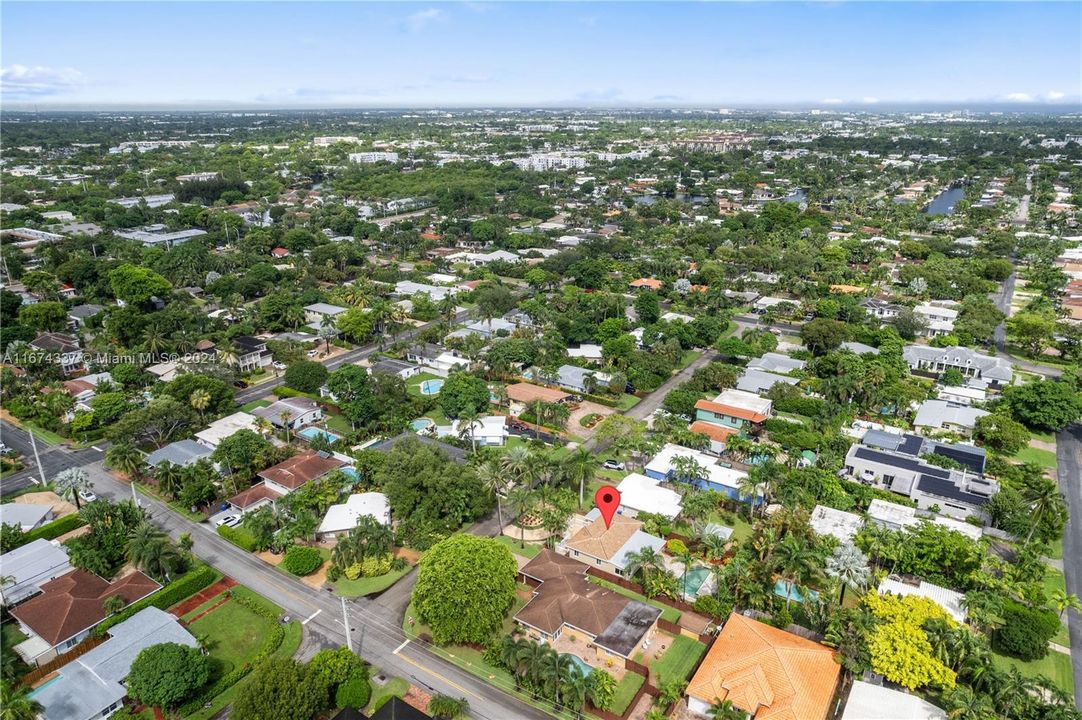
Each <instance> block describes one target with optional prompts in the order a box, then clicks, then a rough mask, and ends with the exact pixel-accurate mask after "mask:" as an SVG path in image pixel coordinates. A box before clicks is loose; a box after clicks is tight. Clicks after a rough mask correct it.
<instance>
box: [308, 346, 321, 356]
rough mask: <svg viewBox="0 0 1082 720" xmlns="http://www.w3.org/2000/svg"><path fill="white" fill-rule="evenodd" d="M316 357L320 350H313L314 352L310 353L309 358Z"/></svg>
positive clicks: (310, 351)
mask: <svg viewBox="0 0 1082 720" xmlns="http://www.w3.org/2000/svg"><path fill="white" fill-rule="evenodd" d="M316 355H319V350H318V349H315V348H313V349H312V350H309V351H308V357H310V358H314V357H315V356H316Z"/></svg>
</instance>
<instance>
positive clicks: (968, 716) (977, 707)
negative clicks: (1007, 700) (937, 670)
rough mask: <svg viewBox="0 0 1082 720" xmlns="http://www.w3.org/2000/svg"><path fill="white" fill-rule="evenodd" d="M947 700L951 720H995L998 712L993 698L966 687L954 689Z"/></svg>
mask: <svg viewBox="0 0 1082 720" xmlns="http://www.w3.org/2000/svg"><path fill="white" fill-rule="evenodd" d="M946 700H947V707H946V710H947V717H948V718H950V720H995V717H996V710H995V707H994V706H993V705H992V700H991V698H989V697H988V696H987V695H984V694H981V693H976V692H974V691H973V690H972V689H971V688H968V687H966V686H965V685H959V686H958V687H956V688H954V690H952V691H951V692H950V694H949V695H947V698H946Z"/></svg>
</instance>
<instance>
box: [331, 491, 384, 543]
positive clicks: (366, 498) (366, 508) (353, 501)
mask: <svg viewBox="0 0 1082 720" xmlns="http://www.w3.org/2000/svg"><path fill="white" fill-rule="evenodd" d="M362 515H369V516H371V517H374V518H375V519H376V520H378V521H379V522H380V523H382V524H384V525H388V524H390V522H391V506H390V505H388V504H387V496H386V495H384V494H383V493H378V492H367V493H355V494H353V495H350V496H349V497H348V498H346V501H345V502H344V503H341V504H340V505H331V506H330V507H329V508H327V514H326V515H325V516H324V517H323V522H322V523H320V525H319V530H318V532H320V533H329V532H342V531H345V530H352V529H353V528H355V527H357V521H358V520H360V518H361V516H362Z"/></svg>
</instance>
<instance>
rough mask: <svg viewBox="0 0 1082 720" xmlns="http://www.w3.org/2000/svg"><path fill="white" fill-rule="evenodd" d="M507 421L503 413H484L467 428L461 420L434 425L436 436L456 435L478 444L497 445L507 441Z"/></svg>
mask: <svg viewBox="0 0 1082 720" xmlns="http://www.w3.org/2000/svg"><path fill="white" fill-rule="evenodd" d="M508 434H509V433H508V432H507V421H506V419H505V418H504V416H503V415H485V416H484V417H480V418H478V419H477V420H475V421H474V422H473V424H472V425H471V426H470V427H469V428H467V427H466V424H465V423H463V422H462V421H461V420H455V421H454V422H452V423H451V424H450V425H439V426H437V427H436V437H457V438H462V439H463V440H467V441H469V442H471V443H476V444H477V445H478V446H485V447H499V446H502V445H503V444H504V443H505V442H507V436H508Z"/></svg>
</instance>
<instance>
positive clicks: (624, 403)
mask: <svg viewBox="0 0 1082 720" xmlns="http://www.w3.org/2000/svg"><path fill="white" fill-rule="evenodd" d="M639 400H641V398H637V397H635V396H634V395H630V394H628V393H624V394H623V395H621V396H620V402H619V404H618V405H617V406H616V407H617V409H619V410H620V411H621V412H626V411H627V410H630V409H631V408H633V407H635V406H636V405H638V404H639Z"/></svg>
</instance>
